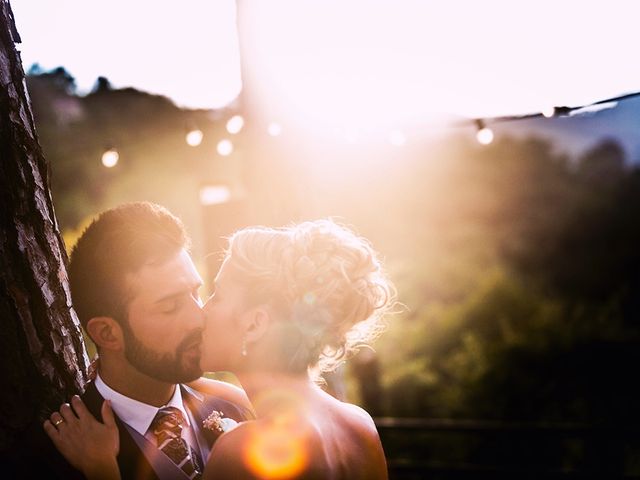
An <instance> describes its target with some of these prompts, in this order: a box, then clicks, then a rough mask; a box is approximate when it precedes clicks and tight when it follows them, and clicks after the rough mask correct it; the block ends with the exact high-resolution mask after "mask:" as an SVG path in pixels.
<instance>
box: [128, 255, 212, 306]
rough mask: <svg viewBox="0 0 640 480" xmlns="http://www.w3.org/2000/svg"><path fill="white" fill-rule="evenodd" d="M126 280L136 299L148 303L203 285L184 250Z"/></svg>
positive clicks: (141, 269) (130, 275)
mask: <svg viewBox="0 0 640 480" xmlns="http://www.w3.org/2000/svg"><path fill="white" fill-rule="evenodd" d="M126 280H127V283H128V286H129V288H131V289H132V290H133V291H132V292H131V293H132V294H133V296H134V298H135V297H143V299H144V300H146V301H157V300H159V299H161V298H164V297H166V296H170V295H176V294H179V293H182V292H185V291H187V292H188V291H191V290H194V289H196V288H199V287H200V286H201V285H202V278H201V277H200V274H199V273H198V270H197V268H196V266H195V265H194V263H193V260H192V259H191V256H190V255H189V253H188V252H187V251H186V250H184V249H183V250H181V251H179V252H177V253H176V254H175V255H172V256H171V257H170V258H167V259H165V260H164V261H161V262H154V263H149V264H146V265H143V266H142V267H141V268H140V269H138V271H136V272H134V273H131V274H129V275H127V279H126Z"/></svg>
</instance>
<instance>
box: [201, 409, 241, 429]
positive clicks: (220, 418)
mask: <svg viewBox="0 0 640 480" xmlns="http://www.w3.org/2000/svg"><path fill="white" fill-rule="evenodd" d="M202 426H203V427H204V428H207V429H209V430H212V431H214V432H218V433H224V432H228V431H229V430H233V429H234V428H235V427H237V426H238V422H236V421H235V420H234V419H233V418H225V417H224V414H223V413H222V412H218V411H216V410H214V411H213V412H211V414H210V415H209V416H208V417H207V418H205V419H204V420H203V421H202Z"/></svg>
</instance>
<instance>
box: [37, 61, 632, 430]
mask: <svg viewBox="0 0 640 480" xmlns="http://www.w3.org/2000/svg"><path fill="white" fill-rule="evenodd" d="M28 87H29V92H30V94H31V97H32V100H33V107H34V112H35V117H36V122H37V126H38V132H39V135H40V140H41V143H42V146H43V149H44V152H45V154H46V156H47V158H48V159H49V161H50V163H51V168H52V191H53V200H54V205H55V208H56V214H57V216H58V219H59V221H60V224H61V226H62V229H63V232H64V234H65V239H66V241H67V247H70V246H71V244H72V243H73V241H74V237H75V236H77V234H78V233H79V230H80V229H81V228H82V227H83V225H85V224H86V223H87V221H88V219H89V218H91V216H92V215H94V214H96V213H97V212H98V211H100V210H102V209H104V208H108V207H110V206H112V205H114V204H116V203H120V202H123V201H130V200H151V201H155V202H158V203H161V204H163V205H166V206H167V207H168V208H170V209H171V210H172V211H174V212H175V213H176V214H177V215H179V216H180V217H181V218H183V220H184V221H185V223H186V225H187V227H188V228H189V229H190V231H191V232H192V234H193V236H194V243H195V245H194V254H195V256H196V258H198V259H200V267H201V268H202V269H203V270H204V271H205V273H206V275H207V277H208V278H211V277H212V276H213V275H215V268H216V266H217V263H216V262H217V259H218V258H219V257H218V256H217V254H219V249H220V248H221V246H222V245H223V241H222V239H221V236H223V235H226V234H229V233H230V232H231V230H233V229H235V228H238V227H241V226H244V225H247V224H252V223H263V224H264V223H266V224H275V225H277V224H283V223H287V222H289V221H294V220H301V219H306V218H313V217H320V216H334V217H336V218H337V219H338V220H340V221H343V222H344V223H347V224H350V225H352V226H354V227H355V228H356V229H357V230H358V231H359V232H360V233H361V234H363V235H364V236H366V237H368V238H370V239H371V240H372V242H373V244H374V246H375V247H376V248H377V249H378V250H379V251H380V252H381V253H382V254H383V256H384V257H385V262H386V264H387V266H388V269H389V270H390V273H391V275H392V277H393V278H394V280H395V282H396V284H397V287H398V292H399V301H400V302H401V303H402V304H404V305H405V306H406V309H405V310H403V311H402V312H401V313H399V314H398V315H396V316H394V317H393V318H390V319H389V321H388V328H387V332H386V334H385V335H384V336H383V337H382V338H381V339H380V340H379V341H378V343H377V344H376V346H375V347H376V351H377V357H376V358H375V360H374V363H368V365H369V368H366V366H365V367H363V366H362V365H363V364H367V362H372V360H371V358H370V354H368V355H369V357H368V358H364V359H362V358H361V359H360V360H361V361H360V362H356V364H355V366H354V367H352V368H351V369H350V370H349V369H348V370H347V371H348V373H349V375H350V376H349V377H348V381H347V392H348V395H349V396H350V399H351V400H356V401H360V402H364V401H366V399H367V398H375V399H376V405H373V404H372V405H370V408H371V409H372V410H374V411H376V412H379V413H380V414H383V415H390V416H409V417H419V416H422V417H446V418H483V419H495V420H511V421H514V420H518V421H555V422H589V423H592V424H593V423H595V424H620V423H623V424H625V423H626V424H629V423H631V424H635V425H637V424H638V422H639V421H640V419H639V412H640V410H639V409H638V408H637V405H638V404H640V388H638V386H637V382H636V381H634V380H633V378H634V377H633V372H634V371H635V368H636V367H637V365H638V364H639V363H638V360H639V356H640V349H639V346H640V251H639V249H638V245H640V221H639V220H640V170H639V168H638V159H635V158H627V154H626V151H625V148H624V147H623V146H622V145H621V144H620V143H619V142H618V141H617V140H616V139H612V138H603V139H601V140H600V141H599V142H598V143H596V144H594V145H592V146H591V147H590V148H588V149H587V150H585V151H583V152H582V153H581V154H579V155H574V154H569V153H565V152H564V151H563V150H562V148H558V144H557V143H554V142H553V141H551V140H549V139H545V138H544V137H543V136H540V135H529V134H527V132H526V130H524V131H519V132H517V135H515V134H513V135H511V134H509V133H507V134H504V135H497V137H496V140H495V141H494V142H493V143H492V144H490V145H488V146H483V145H479V144H477V143H476V142H475V141H474V140H473V134H472V133H469V131H465V129H462V128H458V129H456V128H452V129H451V130H450V131H449V133H447V134H446V135H442V136H440V137H437V138H435V137H433V136H429V135H427V134H426V133H425V134H424V135H420V134H416V135H414V136H413V137H412V141H411V142H410V143H407V145H404V146H402V147H399V146H398V145H390V144H389V143H388V142H386V141H382V140H380V142H379V143H377V144H373V145H369V147H368V148H361V147H360V146H357V145H355V146H354V145H353V144H352V143H350V142H344V143H341V144H338V143H330V142H327V141H326V139H313V138H309V137H305V136H303V135H301V134H299V132H296V130H295V127H294V126H286V125H285V126H279V127H280V128H281V129H282V130H281V131H280V132H278V133H276V134H275V135H274V134H273V133H275V131H274V130H271V134H268V133H267V126H266V125H265V126H261V125H257V124H256V123H252V119H251V117H250V113H248V112H244V111H243V109H242V98H240V99H239V100H238V101H237V102H236V103H235V104H232V105H230V106H229V107H227V108H226V109H224V110H219V111H190V110H182V109H179V108H177V107H176V106H175V105H174V104H173V103H172V102H171V101H169V100H168V99H166V98H163V97H159V96H153V95H149V94H147V93H144V92H140V91H136V90H133V89H121V90H115V89H113V88H111V86H110V84H109V81H108V79H106V78H104V77H101V78H99V79H98V80H97V82H96V86H95V88H94V90H93V92H91V93H90V94H88V95H86V96H84V97H81V96H77V95H75V91H74V81H73V76H72V74H71V73H70V72H67V71H66V70H65V69H64V68H62V67H60V68H57V69H55V70H53V71H46V72H45V71H42V70H41V69H39V68H38V67H37V66H35V67H33V68H32V69H31V70H30V75H29V78H28ZM621 105H622V104H621ZM237 114H242V115H244V116H245V117H244V122H245V124H244V128H243V129H242V130H241V131H240V132H239V133H236V134H230V133H229V130H227V122H228V120H229V119H230V118H231V117H232V116H234V115H237ZM607 114H610V113H607ZM552 120H553V119H551V120H549V121H552ZM544 121H547V120H545V119H541V122H544ZM576 121H579V119H578V120H576ZM196 126H197V128H198V129H199V130H200V131H202V133H203V139H202V143H200V144H198V145H197V146H195V147H192V146H189V145H187V144H186V143H185V134H186V132H187V131H189V130H190V129H193V128H195V127H196ZM269 128H271V126H269ZM287 128H288V129H287ZM509 128H510V131H511V132H513V130H514V129H517V122H515V123H513V124H511V125H510V127H509ZM523 128H524V127H523ZM224 139H231V140H232V152H231V153H220V150H219V149H217V148H218V146H219V143H218V142H220V141H221V140H224ZM560 146H561V145H560ZM109 148H117V150H118V153H119V162H118V164H117V165H116V166H115V167H113V168H106V167H105V166H104V165H103V164H101V162H100V158H101V156H102V154H103V152H104V151H105V150H106V149H109ZM207 185H218V186H223V187H224V188H226V190H223V198H222V199H218V200H220V201H218V200H215V198H214V200H212V201H209V200H207V198H208V197H207V196H206V195H204V196H203V195H202V193H203V187H206V186H207ZM224 192H226V193H224ZM225 195H226V196H225ZM214 197H215V195H214ZM211 254H212V255H211ZM357 360H358V359H356V361H357ZM361 372H365V373H364V375H371V374H372V373H371V372H379V378H377V379H374V378H369V379H368V380H367V379H366V378H365V383H367V382H368V385H369V387H370V388H369V390H368V391H359V390H358V382H357V381H356V379H357V375H358V374H361ZM377 382H379V383H377ZM373 387H375V388H374V390H375V393H374V394H373V395H372V394H371V388H373ZM370 401H371V400H370ZM366 406H367V405H365V407H366Z"/></svg>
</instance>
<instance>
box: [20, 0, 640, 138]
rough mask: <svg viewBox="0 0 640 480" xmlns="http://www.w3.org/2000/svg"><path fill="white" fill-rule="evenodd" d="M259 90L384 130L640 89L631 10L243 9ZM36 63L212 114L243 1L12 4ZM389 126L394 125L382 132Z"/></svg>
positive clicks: (473, 3) (231, 87) (638, 14)
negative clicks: (439, 117)
mask: <svg viewBox="0 0 640 480" xmlns="http://www.w3.org/2000/svg"><path fill="white" fill-rule="evenodd" d="M240 1H241V7H242V8H241V9H240V13H239V14H240V15H241V21H242V24H243V26H244V28H243V31H244V33H245V34H246V37H245V38H246V39H247V45H248V47H249V48H248V50H247V59H246V60H247V65H248V68H249V69H250V72H251V73H252V78H251V79H250V84H251V85H252V86H253V88H254V89H255V92H254V96H255V97H256V98H257V99H258V102H259V103H261V105H262V106H263V107H264V109H266V110H273V111H274V113H275V114H281V115H291V116H292V117H293V118H297V119H298V120H304V121H309V122H316V123H318V122H320V123H322V122H330V121H331V119H335V118H340V119H341V121H342V122H343V123H344V124H345V125H349V124H353V125H362V124H369V125H370V126H371V127H372V128H373V127H375V126H378V127H381V126H384V127H385V128H386V127H388V124H394V125H400V124H406V123H413V122H419V121H421V120H423V119H425V118H431V117H432V116H433V114H434V113H437V112H448V113H454V114H461V115H466V116H495V115H508V114H520V113H531V112H539V111H541V110H542V109H544V108H545V107H548V106H549V105H569V106H576V105H583V104H585V103H590V102H592V101H596V100H600V99H604V98H607V97H610V96H615V95H619V94H622V93H628V92H633V91H638V90H640V63H638V62H637V60H636V59H637V51H636V50H637V47H638V45H640V29H638V28H637V21H638V18H640V2H637V1H635V0H626V1H624V0H607V1H606V2H601V1H592V0H582V1H580V0H536V1H527V2H523V1H520V2H517V1H511V0H504V1H497V0H482V1H477V0H468V1H461V0H450V1H438V2H435V1H434V2H428V1H426V0H413V1H409V0H386V1H380V0H378V1H376V0H323V1H310V0H309V1H307V0H268V1H260V0H240ZM12 6H13V9H14V13H15V16H16V22H17V26H18V30H19V32H20V34H21V35H22V37H23V45H22V46H21V47H20V48H21V50H22V51H23V61H24V63H25V66H26V68H28V66H29V65H30V64H31V63H32V62H39V63H40V64H41V65H42V66H43V67H44V68H53V67H55V66H58V65H64V66H65V67H66V68H67V69H68V70H69V71H70V72H71V73H72V74H73V75H74V76H75V77H76V79H77V82H78V85H79V87H80V88H81V89H83V90H88V89H90V88H91V86H92V84H93V82H94V81H95V79H96V77H97V76H98V75H104V76H106V77H107V78H109V79H110V80H111V81H112V83H113V84H114V85H116V86H119V87H123V86H134V87H136V88H140V89H144V90H147V91H151V92H154V93H161V94H165V95H167V96H169V97H171V98H172V99H174V101H176V103H178V104H179V105H183V106H191V107H202V108H214V107H220V106H223V105H225V104H226V103H228V102H230V101H231V100H233V98H234V97H235V96H236V95H237V94H238V92H239V90H240V88H241V82H240V68H239V56H238V40H237V33H236V21H235V15H236V10H235V2H233V1H232V0H215V1H210V0H181V1H180V2H159V1H157V0H155V1H152V0H109V1H104V0H58V1H56V2H54V1H51V0H28V1H26V0H13V1H12ZM382 123H385V124H387V125H382Z"/></svg>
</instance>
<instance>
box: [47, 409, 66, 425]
mask: <svg viewBox="0 0 640 480" xmlns="http://www.w3.org/2000/svg"><path fill="white" fill-rule="evenodd" d="M49 420H50V421H51V424H52V425H53V427H54V428H60V426H61V425H62V424H63V423H64V418H62V415H60V413H59V412H53V413H52V414H51V416H50V417H49Z"/></svg>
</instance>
